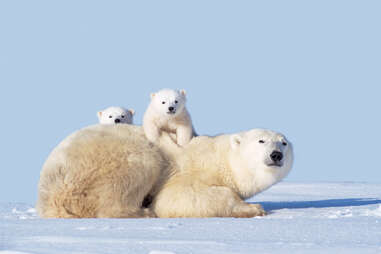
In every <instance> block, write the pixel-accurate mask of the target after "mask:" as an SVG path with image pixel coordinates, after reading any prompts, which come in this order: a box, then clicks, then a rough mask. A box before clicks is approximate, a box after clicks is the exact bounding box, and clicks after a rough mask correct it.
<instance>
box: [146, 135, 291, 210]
mask: <svg viewBox="0 0 381 254" xmlns="http://www.w3.org/2000/svg"><path fill="white" fill-rule="evenodd" d="M164 144H165V145H164V149H165V150H166V151H167V153H168V154H172V155H171V156H170V157H171V158H172V159H173V160H174V162H175V163H176V166H175V167H176V168H177V173H176V174H174V175H173V176H172V177H171V178H170V179H169V180H168V181H167V182H166V183H165V184H164V185H163V187H162V188H161V189H160V190H159V192H158V194H157V195H156V196H155V198H154V200H153V203H152V207H153V210H154V212H155V213H156V215H157V216H158V217H165V218H167V217H254V216H261V215H264V214H265V211H264V210H263V208H262V207H261V206H260V205H258V204H249V203H246V202H244V200H245V199H247V198H250V197H252V196H253V195H255V194H257V193H259V192H261V191H264V190H266V189H267V188H269V187H270V186H272V185H273V184H275V183H277V182H279V181H280V180H281V179H283V178H284V177H285V176H286V175H287V174H288V172H289V171H290V169H291V167H292V164H293V149H292V145H291V143H290V142H289V141H288V140H287V139H286V138H285V136H284V135H282V134H280V133H276V132H273V131H270V130H263V129H253V130H250V131H246V132H242V133H238V134H233V135H221V136H217V137H205V136H204V137H202V136H200V137H195V138H193V139H192V141H191V142H190V143H189V144H188V145H187V146H186V147H184V148H183V149H181V150H179V149H178V150H177V151H176V147H173V146H171V145H170V142H166V143H165V142H164Z"/></svg>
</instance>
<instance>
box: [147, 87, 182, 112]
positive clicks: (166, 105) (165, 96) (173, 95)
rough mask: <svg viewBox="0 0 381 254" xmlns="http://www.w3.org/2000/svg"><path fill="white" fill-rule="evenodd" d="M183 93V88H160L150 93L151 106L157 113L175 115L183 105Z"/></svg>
mask: <svg viewBox="0 0 381 254" xmlns="http://www.w3.org/2000/svg"><path fill="white" fill-rule="evenodd" d="M185 95H186V92H185V90H181V91H179V90H172V89H163V90H160V91H159V92H156V93H152V94H151V107H153V109H154V110H155V111H156V112H158V113H159V114H162V115H167V116H175V115H177V114H179V113H181V112H182V111H183V109H184V107H185V102H186V97H185Z"/></svg>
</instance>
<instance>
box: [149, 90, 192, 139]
mask: <svg viewBox="0 0 381 254" xmlns="http://www.w3.org/2000/svg"><path fill="white" fill-rule="evenodd" d="M185 95H186V93H185V91H184V90H181V91H176V90H171V89H163V90H160V91H159V92H157V93H152V94H151V102H150V104H149V106H148V108H147V110H146V112H145V114H144V118H143V128H144V133H145V134H146V137H147V139H148V140H149V141H151V142H153V143H156V142H158V140H159V138H160V136H161V134H162V132H168V133H172V134H175V135H176V143H177V144H178V145H179V146H185V145H186V144H188V143H189V141H190V140H191V139H192V137H193V136H194V129H193V125H192V120H191V117H190V114H189V113H188V111H187V109H186V108H185V102H186V97H185Z"/></svg>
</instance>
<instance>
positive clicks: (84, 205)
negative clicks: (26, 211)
mask: <svg viewBox="0 0 381 254" xmlns="http://www.w3.org/2000/svg"><path fill="white" fill-rule="evenodd" d="M292 161H293V152H292V146H291V143H290V142H289V141H287V140H286V138H285V137H284V136H283V135H281V134H279V133H276V132H273V131H269V130H260V129H254V130H251V131H247V132H242V133H239V134H233V135H221V136H217V137H206V136H199V137H195V138H193V139H192V140H191V142H190V143H189V144H188V145H187V146H185V147H184V148H180V147H179V146H177V145H175V144H174V143H173V142H172V140H171V137H170V134H168V133H163V135H162V136H161V137H160V140H159V142H158V144H153V143H150V142H149V141H148V140H147V139H146V137H145V135H144V132H143V129H142V128H141V127H140V126H133V125H128V124H118V125H96V126H90V127H87V128H84V129H82V130H79V131H77V132H75V133H74V134H72V135H70V136H69V137H67V138H66V139H65V140H64V141H62V142H61V143H60V144H59V145H58V146H57V147H56V148H55V149H54V150H53V151H52V153H51V154H50V155H49V157H48V159H47V160H46V162H45V164H44V166H43V169H42V171H41V176H40V182H39V186H38V201H37V205H36V208H37V211H38V213H39V215H40V216H41V217H44V218H89V217H109V218H128V217H151V216H152V217H155V216H158V217H253V216H260V215H264V214H265V212H264V210H263V209H262V207H261V206H260V205H258V204H249V203H246V202H244V199H246V198H249V197H252V196H253V195H255V194H256V193H259V192H261V191H263V190H265V189H267V188H269V187H270V186H272V185H273V184H275V183H277V182H278V181H280V180H281V179H282V178H284V177H285V176H286V175H287V173H288V172H289V171H290V169H291V166H292ZM147 195H150V196H152V197H153V202H152V204H151V206H150V207H149V208H142V204H143V200H144V197H146V196H147Z"/></svg>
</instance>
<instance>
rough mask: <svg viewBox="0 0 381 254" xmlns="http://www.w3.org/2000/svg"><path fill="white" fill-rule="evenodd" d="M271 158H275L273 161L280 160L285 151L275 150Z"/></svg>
mask: <svg viewBox="0 0 381 254" xmlns="http://www.w3.org/2000/svg"><path fill="white" fill-rule="evenodd" d="M270 158H271V159H272V160H273V162H279V161H281V160H282V159H283V153H281V152H278V151H273V152H272V153H271V154H270Z"/></svg>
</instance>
